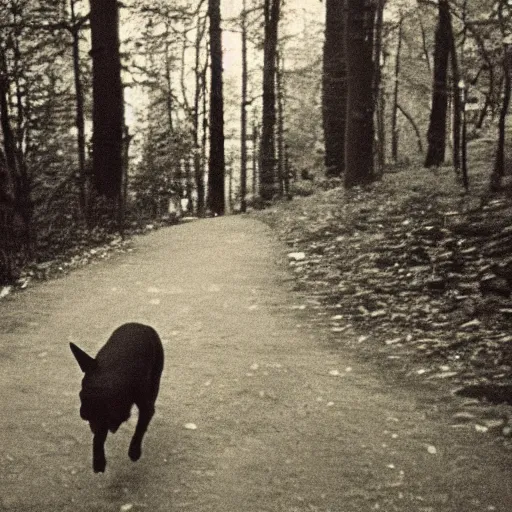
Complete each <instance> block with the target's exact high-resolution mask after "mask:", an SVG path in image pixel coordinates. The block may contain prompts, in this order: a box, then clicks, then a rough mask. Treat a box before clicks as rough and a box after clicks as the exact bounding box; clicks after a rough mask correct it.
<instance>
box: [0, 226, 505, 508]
mask: <svg viewBox="0 0 512 512" xmlns="http://www.w3.org/2000/svg"><path fill="white" fill-rule="evenodd" d="M133 247H134V248H133V251H132V252H130V253H128V254H119V255H116V256H113V257H112V258H111V259H110V260H108V261H105V262H102V263H99V264H94V265H90V266H88V267H86V268H84V269H82V270H79V271H76V272H74V273H73V274H71V275H69V276H67V277H66V278H63V279H59V280H55V281H50V282H46V283H42V284H38V285H36V286H34V287H32V288H30V289H28V290H26V291H25V292H23V293H18V294H14V295H13V296H10V297H8V298H7V299H4V300H3V301H2V302H1V303H0V314H1V318H0V333H1V335H0V405H1V409H0V411H1V414H0V446H1V452H0V481H1V483H0V510H2V511H3V510H6V511H13V510H15V511H38V512H46V511H52V512H55V511H62V512H64V511H70V512H80V511H119V510H124V511H127V510H133V511H138V510H148V511H182V510H183V511H188V510H190V511H194V512H203V511H204V512H205V511H212V512H213V511H215V512H277V511H280V512H281V511H282V512H285V511H286V512H302V511H322V512H327V511H331V512H352V511H354V512H355V511H357V512H361V511H373V510H382V511H386V512H391V511H403V512H414V511H418V512H448V511H452V512H472V511H482V512H483V511H503V512H505V511H510V510H512V485H511V484H510V477H511V470H510V468H511V467H512V466H511V462H512V460H511V456H510V453H507V452H505V451H504V449H503V448H502V446H501V445H500V443H499V441H497V440H496V439H494V438H493V437H492V436H486V435H482V434H479V433H477V432H475V431H474V430H472V427H470V426H467V427H466V426H465V427H462V428H454V426H453V425H451V424H450V422H449V420H448V419H447V418H445V417H444V414H443V413H442V409H439V407H438V405H439V400H438V397H436V395H435V394H433V393H432V392H429V391H426V390H414V389H410V388H406V387H404V386H403V385H399V384H397V383H393V380H392V379H389V378H382V377H379V375H378V371H377V370H376V369H375V368H374V367H372V366H371V365H370V364H369V363H358V362H357V361H355V360H353V359H351V356H350V355H348V354H346V353H344V352H343V350H342V349H336V350H334V349H333V348H332V344H330V343H329V335H328V333H327V332H324V331H322V330H320V329H319V328H318V327H312V325H313V323H312V322H310V321H309V316H308V315H310V314H311V313H310V312H309V311H308V308H306V309H301V306H302V305H303V300H302V298H301V297H300V296H299V295H297V294H296V293H295V292H293V291H292V286H293V282H292V279H291V277H290V275H289V274H288V273H287V269H286V265H285V263H286V261H285V254H286V249H285V247H284V246H283V245H281V244H280V243H279V242H278V241H276V240H275V238H274V236H273V234H272V233H271V231H270V230H269V228H267V227H266V226H264V225H263V224H261V223H260V222H258V221H256V220H254V219H251V218H247V217H241V216H238V217H225V218H217V219H209V220H204V221H200V222H194V223H189V224H183V225H180V226H176V227H173V228H169V229H165V230H160V231H158V232H155V233H152V234H150V235H147V236H145V237H140V238H138V239H136V241H135V243H134V246H133ZM127 321H140V322H145V323H149V324H151V325H152V326H154V327H155V328H156V329H157V331H158V332H159V333H160V335H161V337H162V339H163V342H164V348H165V352H166V366H165V369H164V374H163V377H162V379H163V380H162V385H161V393H160V397H159V399H158V401H157V413H156V415H155V418H154V420H153V423H152V424H151V425H150V428H149V431H148V434H147V437H146V440H145V444H144V449H143V455H142V458H141V460H140V461H139V462H137V463H135V464H134V463H132V462H131V461H130V460H129V459H128V457H127V449H128V444H129V440H130V435H131V433H132V432H133V425H134V421H133V419H131V420H130V423H129V424H126V425H124V426H123V427H121V429H120V430H119V431H118V433H117V434H116V435H115V436H111V437H109V438H108V440H107V445H106V450H107V460H108V465H107V470H106V473H105V474H103V475H101V474H100V475H96V474H94V473H93V472H92V469H91V460H90V451H91V447H90V445H91V435H90V432H89V429H88V427H87V425H86V424H85V423H84V422H83V421H81V420H80V417H79V415H78V391H79V387H80V380H81V374H80V371H79V369H78V366H77V365H76V363H75V362H74V360H73V357H72V354H71V352H70V351H69V347H68V343H69V341H73V342H75V343H77V344H78V345H80V346H81V347H82V348H84V349H86V350H88V351H89V352H91V353H95V352H96V350H97V349H98V348H99V347H100V346H101V345H102V344H103V343H104V341H105V340H106V338H107V337H108V336H109V334H110V333H111V332H112V330H113V329H114V328H115V327H117V326H118V325H120V324H121V323H123V322H127ZM189 424H194V425H195V426H196V427H197V428H196V429H195V430H192V429H189V428H186V426H190V425H189Z"/></svg>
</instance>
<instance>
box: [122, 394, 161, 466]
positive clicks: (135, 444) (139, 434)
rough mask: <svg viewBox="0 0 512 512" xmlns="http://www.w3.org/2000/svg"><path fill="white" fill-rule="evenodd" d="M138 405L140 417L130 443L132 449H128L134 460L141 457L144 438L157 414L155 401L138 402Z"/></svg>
mask: <svg viewBox="0 0 512 512" xmlns="http://www.w3.org/2000/svg"><path fill="white" fill-rule="evenodd" d="M137 407H138V409H139V419H138V421H137V427H136V428H135V433H134V434H133V437H132V441H131V443H130V449H129V450H128V456H129V457H130V459H132V460H133V461H134V462H135V461H136V460H139V459H140V456H141V453H142V447H141V444H142V438H143V437H144V434H145V433H146V430H147V428H148V425H149V422H150V421H151V418H152V417H153V414H155V404H154V403H153V402H149V403H142V404H137Z"/></svg>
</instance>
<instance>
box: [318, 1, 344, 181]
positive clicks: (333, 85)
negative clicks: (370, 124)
mask: <svg viewBox="0 0 512 512" xmlns="http://www.w3.org/2000/svg"><path fill="white" fill-rule="evenodd" d="M344 5H345V0H327V1H326V7H325V42H324V54H323V73H322V120H323V130H324V141H325V172H326V175H327V176H340V175H341V174H342V172H343V171H344V169H345V151H344V142H345V124H346V118H345V114H346V103H347V76H346V75H347V70H346V63H345V42H344V35H343V34H344Z"/></svg>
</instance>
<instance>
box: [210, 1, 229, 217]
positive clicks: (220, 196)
mask: <svg viewBox="0 0 512 512" xmlns="http://www.w3.org/2000/svg"><path fill="white" fill-rule="evenodd" d="M208 15H209V17H210V56H211V89H210V165H209V175H208V207H209V209H210V211H211V212H212V213H213V214H214V215H223V214H224V212H225V197H224V194H225V192H224V188H225V185H224V173H225V165H226V163H225V156H224V96H223V91H222V29H221V14H220V0H209V1H208Z"/></svg>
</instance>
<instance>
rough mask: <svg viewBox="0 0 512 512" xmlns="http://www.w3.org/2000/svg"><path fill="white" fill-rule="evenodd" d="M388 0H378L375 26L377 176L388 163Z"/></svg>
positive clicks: (374, 82) (381, 173)
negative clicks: (385, 70)
mask: <svg viewBox="0 0 512 512" xmlns="http://www.w3.org/2000/svg"><path fill="white" fill-rule="evenodd" d="M385 3H386V0H377V6H376V15H375V28H374V33H375V35H374V58H373V60H374V67H373V70H374V80H373V98H374V99H373V101H374V110H375V112H376V115H375V122H376V125H377V132H376V135H377V144H376V146H377V147H376V153H377V169H376V172H375V178H380V177H381V176H382V175H383V174H384V166H385V164H386V129H385V126H384V119H385V114H386V95H385V85H384V84H383V83H382V68H383V67H384V66H385V54H384V53H383V52H382V32H383V29H384V5H385Z"/></svg>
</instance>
